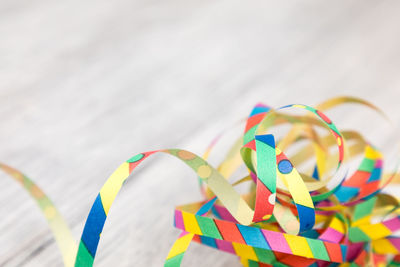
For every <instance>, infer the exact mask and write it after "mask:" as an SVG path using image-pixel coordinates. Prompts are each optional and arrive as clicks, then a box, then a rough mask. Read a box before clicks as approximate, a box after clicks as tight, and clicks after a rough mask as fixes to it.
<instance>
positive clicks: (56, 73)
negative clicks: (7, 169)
mask: <svg viewBox="0 0 400 267" xmlns="http://www.w3.org/2000/svg"><path fill="white" fill-rule="evenodd" d="M399 13H400V2H399V1H361V0H360V1H353V0H352V1H349V0H342V1H317V0H315V1H290V2H286V3H283V2H282V1H250V2H247V1H246V2H243V1H235V0H229V1H228V0H222V1H183V0H172V1H137V0H134V1H128V0H114V1H105V0H97V1H94V0H89V1H78V0H71V1H63V2H61V1H50V0H39V1H29V0H21V1H11V0H3V1H1V2H0V36H1V37H0V38H1V39H0V116H1V124H0V125H1V126H0V127H1V131H0V148H1V149H0V160H1V161H3V162H5V163H8V164H10V165H11V166H14V167H16V168H18V169H20V170H21V171H23V172H24V173H26V174H28V175H29V176H30V177H32V178H33V179H34V180H35V181H36V182H37V183H38V184H39V185H40V186H41V187H42V188H43V189H44V190H45V191H46V193H47V194H48V195H49V196H50V197H51V198H52V199H53V200H54V202H55V203H56V205H57V206H58V207H59V209H60V211H61V212H62V214H64V215H65V218H66V220H67V222H68V223H69V225H70V226H71V227H72V229H73V232H74V235H75V237H76V238H77V239H78V237H80V234H81V231H82V228H83V223H84V221H85V219H86V216H87V214H88V211H89V208H90V206H91V204H92V202H93V200H94V199H95V196H96V195H97V193H98V191H99V189H100V187H101V186H102V184H103V183H104V182H105V180H106V178H107V177H108V175H109V174H110V173H111V172H112V171H113V170H114V169H115V168H116V167H117V166H118V165H119V164H120V163H121V162H123V161H124V160H126V159H127V158H129V157H130V156H132V155H134V154H136V153H138V152H141V151H147V150H152V149H157V148H171V147H179V148H185V149H188V150H192V151H194V152H196V153H199V154H201V153H202V152H203V151H204V149H205V147H206V145H207V144H208V142H210V141H211V139H212V138H213V137H214V136H215V135H216V134H217V133H218V132H219V131H220V130H222V129H223V128H226V127H229V126H230V125H232V124H233V123H234V122H236V121H237V120H238V119H240V118H243V117H245V116H246V115H247V114H248V112H249V111H250V109H251V107H252V105H253V104H255V103H256V102H259V101H263V102H265V103H268V104H270V105H273V106H281V105H284V104H290V103H304V104H310V105H314V104H317V103H318V102H320V101H322V100H324V99H326V98H328V97H332V96H336V95H343V94H345V95H355V96H361V97H365V98H366V99H368V100H370V101H373V102H374V103H375V104H377V105H378V106H379V107H381V108H382V109H383V110H384V111H385V112H387V113H389V114H390V116H391V117H392V119H393V121H394V128H390V126H388V124H387V123H385V122H384V121H382V120H381V119H379V117H378V116H376V115H374V113H372V112H370V111H367V110H366V109H365V108H359V107H354V106H352V107H348V108H343V109H339V110H338V111H337V112H333V113H328V114H329V115H331V116H332V118H333V119H334V121H335V122H336V123H337V125H338V126H339V127H340V128H348V127H349V126H350V125H352V124H355V125H356V127H358V128H357V129H359V130H362V131H363V132H364V133H365V134H366V135H367V137H369V138H372V139H373V141H374V142H376V143H378V144H380V145H382V146H384V147H385V146H386V147H390V146H393V145H392V144H393V141H394V140H395V138H396V134H393V129H397V132H399V128H398V126H399V122H400V110H399V108H398V106H399V105H398V102H399V98H400V50H399V47H400V38H399V36H400V27H399V23H400V17H399ZM346 112H347V113H346ZM346 114H348V115H346ZM240 132H241V129H239V128H238V129H236V128H235V130H234V131H233V133H234V134H240ZM397 136H398V135H397ZM221 149H222V151H223V148H221ZM216 154H218V153H216ZM211 163H213V164H217V163H218V156H216V157H212V158H211ZM199 199H200V194H199V193H198V190H197V182H196V177H195V175H194V174H193V173H192V172H191V170H189V168H187V167H186V166H184V165H183V164H182V163H180V162H178V161H176V160H175V159H172V158H168V157H167V156H164V155H162V156H156V157H154V159H151V160H149V162H148V163H145V164H144V166H142V167H140V168H139V170H138V172H137V175H135V176H133V177H132V178H131V180H129V182H128V183H127V184H126V185H125V187H124V189H123V190H122V193H121V194H120V195H119V196H118V198H117V201H116V203H115V205H114V206H113V208H112V211H111V213H110V216H109V220H108V222H107V224H106V226H105V229H104V232H103V235H102V241H101V242H100V247H99V250H98V257H97V258H96V261H95V265H96V266H161V265H162V263H163V260H164V258H165V256H166V255H167V253H168V249H169V247H170V246H171V244H172V243H173V241H174V239H175V238H176V236H177V235H178V233H179V231H177V230H176V229H174V228H173V227H172V215H173V207H174V205H178V204H183V203H186V202H190V201H195V200H199ZM0 214H1V215H2V216H1V220H0V266H7V267H10V266H62V261H61V256H60V254H59V252H58V250H57V247H56V245H55V243H54V241H53V239H52V237H51V234H50V230H49V229H48V227H47V224H46V222H45V220H44V219H43V218H42V215H41V214H40V212H39V209H38V208H37V207H36V206H35V204H34V202H33V201H32V200H31V199H30V198H29V196H28V195H27V194H26V193H25V192H24V191H23V190H22V189H21V188H20V187H19V186H18V185H17V184H16V183H14V181H12V180H11V179H9V177H7V176H6V175H4V174H0ZM207 265H208V266H239V264H238V261H237V260H236V258H235V257H234V256H231V255H226V254H223V253H219V252H217V251H215V250H213V249H210V248H205V247H201V246H199V245H196V244H194V245H192V246H191V247H190V250H189V252H188V253H187V256H186V257H185V259H184V264H183V266H207Z"/></svg>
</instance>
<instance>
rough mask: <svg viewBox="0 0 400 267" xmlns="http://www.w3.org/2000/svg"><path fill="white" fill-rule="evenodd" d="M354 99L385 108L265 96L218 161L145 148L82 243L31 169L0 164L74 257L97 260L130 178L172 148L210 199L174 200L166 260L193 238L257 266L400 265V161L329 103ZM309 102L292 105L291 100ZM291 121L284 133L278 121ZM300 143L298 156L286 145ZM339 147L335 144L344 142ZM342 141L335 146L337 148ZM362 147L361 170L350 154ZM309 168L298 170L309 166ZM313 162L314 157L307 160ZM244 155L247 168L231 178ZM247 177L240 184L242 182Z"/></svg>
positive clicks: (126, 167) (97, 204)
mask: <svg viewBox="0 0 400 267" xmlns="http://www.w3.org/2000/svg"><path fill="white" fill-rule="evenodd" d="M344 103H353V104H361V105H364V106H367V107H369V108H371V109H373V110H375V111H377V112H379V113H381V114H382V112H381V111H380V110H379V109H378V108H376V107H375V106H373V105H372V104H370V103H368V102H366V101H364V100H361V99H358V98H353V97H338V98H333V99H330V100H328V101H326V102H324V103H322V104H320V105H318V106H317V107H316V108H313V107H310V106H306V105H288V106H284V107H281V108H278V109H272V108H271V107H269V106H266V105H264V104H257V105H256V106H255V107H254V108H253V110H252V111H251V113H250V115H249V117H248V118H247V121H246V126H245V130H244V134H243V136H242V137H240V138H239V139H238V140H237V141H236V142H235V143H234V145H233V146H232V148H231V149H230V151H229V152H228V154H227V155H226V157H225V159H224V160H223V161H222V163H221V164H220V165H219V166H218V167H216V168H214V167H213V166H211V165H210V164H209V163H208V162H207V158H208V155H209V154H210V153H211V151H212V150H213V148H214V146H215V144H216V143H217V142H218V141H219V140H220V139H221V138H222V136H223V135H222V134H221V135H219V136H218V137H217V138H216V139H215V140H213V142H212V143H211V145H210V146H209V147H208V149H207V150H206V153H205V154H204V156H203V157H200V156H198V155H196V154H194V153H192V152H190V151H186V150H182V149H162V150H156V151H149V152H143V153H139V154H137V155H135V156H134V157H132V158H130V159H128V160H127V161H125V162H124V163H122V164H121V165H120V166H119V167H118V168H117V169H116V170H115V172H114V173H113V174H112V175H111V176H110V177H109V178H108V180H107V181H106V182H105V184H104V185H103V187H102V188H101V190H100V192H99V194H98V196H97V198H96V199H95V201H94V203H93V205H92V208H91V210H90V212H89V215H88V217H87V220H86V223H85V227H84V230H83V233H82V236H81V240H80V242H79V244H77V243H76V242H75V241H74V238H73V237H72V234H71V232H70V230H69V228H68V226H67V224H66V223H65V221H64V219H63V218H62V216H61V214H60V213H59V212H58V211H57V209H56V207H55V206H54V205H53V204H52V202H51V201H50V199H49V198H48V197H47V196H46V195H45V194H44V192H43V191H42V190H41V189H40V188H39V187H38V186H37V185H36V184H35V183H34V182H33V181H32V180H30V179H29V178H28V177H26V176H25V175H24V174H22V173H21V172H19V171H18V170H16V169H13V168H11V167H9V166H7V165H5V164H0V168H1V169H2V170H4V171H5V172H6V173H8V174H10V175H11V176H12V177H13V178H14V179H15V180H16V181H18V182H19V183H20V184H21V185H22V186H23V187H24V188H25V189H26V190H27V191H28V192H29V193H30V194H31V196H32V197H33V198H34V199H35V201H36V202H37V204H38V205H39V207H40V209H41V211H42V212H43V214H44V215H45V217H46V219H47V221H48V223H49V225H50V228H51V230H52V233H53V235H54V237H55V240H56V242H57V244H58V246H59V249H60V251H61V253H62V256H63V260H64V264H65V266H67V267H71V266H75V267H84V266H85V267H86V266H93V262H94V259H95V256H96V250H97V247H98V244H99V242H100V237H101V233H102V230H103V226H104V224H105V222H106V219H107V215H108V212H109V210H110V208H111V205H112V203H113V201H114V200H115V198H116V196H117V194H118V192H119V190H120V189H121V187H122V185H123V183H124V182H125V180H126V179H127V178H128V177H129V176H130V175H131V173H132V172H133V171H134V170H135V168H136V167H137V166H138V165H139V164H140V163H141V162H142V161H144V160H145V159H147V158H148V157H150V156H151V155H153V154H155V153H164V154H168V155H172V156H174V157H176V158H177V159H179V160H181V161H182V162H183V163H185V164H186V165H188V166H189V167H190V168H191V169H193V171H194V172H195V174H196V176H197V177H198V181H199V185H200V190H201V192H202V195H203V197H204V199H203V200H201V201H199V202H196V203H191V204H186V205H182V206H179V207H177V208H176V209H175V213H174V225H175V227H176V228H178V229H180V230H182V233H181V235H180V236H179V237H178V238H177V240H176V241H175V243H174V245H173V246H172V248H171V250H170V251H169V253H168V255H167V257H166V260H165V265H164V266H168V267H173V266H180V264H181V261H182V259H183V256H184V254H185V252H186V250H187V249H188V247H189V244H190V243H191V242H192V241H194V242H198V243H201V244H204V245H207V246H210V247H213V248H215V249H218V250H221V251H223V252H227V253H231V254H235V255H237V256H238V257H239V259H240V262H241V263H242V264H243V266H246V267H255V266H366V265H368V266H388V265H389V266H400V237H398V236H396V232H397V231H398V230H399V229H400V212H399V206H400V205H399V200H398V199H397V198H396V197H394V196H391V195H388V194H386V193H384V192H382V189H383V188H384V187H385V186H387V185H388V184H389V183H398V181H399V174H398V173H397V169H395V170H394V171H391V172H386V173H385V172H383V155H382V153H381V152H380V151H379V150H378V149H377V148H376V147H374V146H373V145H372V144H370V143H369V142H367V141H366V140H365V139H364V138H363V137H362V135H361V134H359V133H357V132H355V131H339V130H338V128H337V127H336V126H335V124H334V123H333V122H332V121H331V120H330V119H329V118H328V117H327V116H326V115H325V114H324V113H323V112H324V111H326V110H328V109H331V108H334V107H335V106H338V105H340V104H344ZM287 109H292V110H299V109H300V110H306V111H307V112H308V114H306V115H288V114H286V113H283V111H284V110H287ZM284 124H288V125H290V126H291V129H290V130H289V132H288V133H287V134H286V135H285V136H283V137H281V138H277V137H275V136H274V135H272V134H270V133H269V130H270V129H271V128H273V127H276V126H279V125H284ZM301 143H303V144H306V145H303V146H300V148H297V150H296V152H295V153H294V155H292V156H291V157H290V158H289V157H288V156H287V155H286V154H285V151H287V150H288V149H289V148H290V147H291V146H293V147H295V146H296V145H297V146H298V145H299V144H301ZM335 147H336V148H335ZM333 148H335V149H333ZM361 155H362V160H361V162H360V163H359V165H358V168H357V170H356V171H354V172H352V173H350V172H349V170H348V169H347V168H346V167H345V166H344V165H345V163H348V162H351V161H352V160H355V159H356V158H357V157H359V156H361ZM310 163H312V167H311V168H310V170H309V171H302V172H300V171H299V169H300V168H299V167H304V166H308V165H310V166H311V164H310ZM307 164H308V165H307ZM241 165H245V166H246V169H247V171H248V173H247V174H246V175H245V176H244V177H243V178H241V179H239V180H237V181H236V182H231V181H230V178H231V177H232V175H233V174H234V173H235V172H236V171H237V170H238V168H239V167H240V166H241ZM243 183H248V184H249V190H248V192H247V193H245V194H242V195H241V194H239V193H238V191H237V190H236V189H235V187H236V186H237V185H239V184H243Z"/></svg>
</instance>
